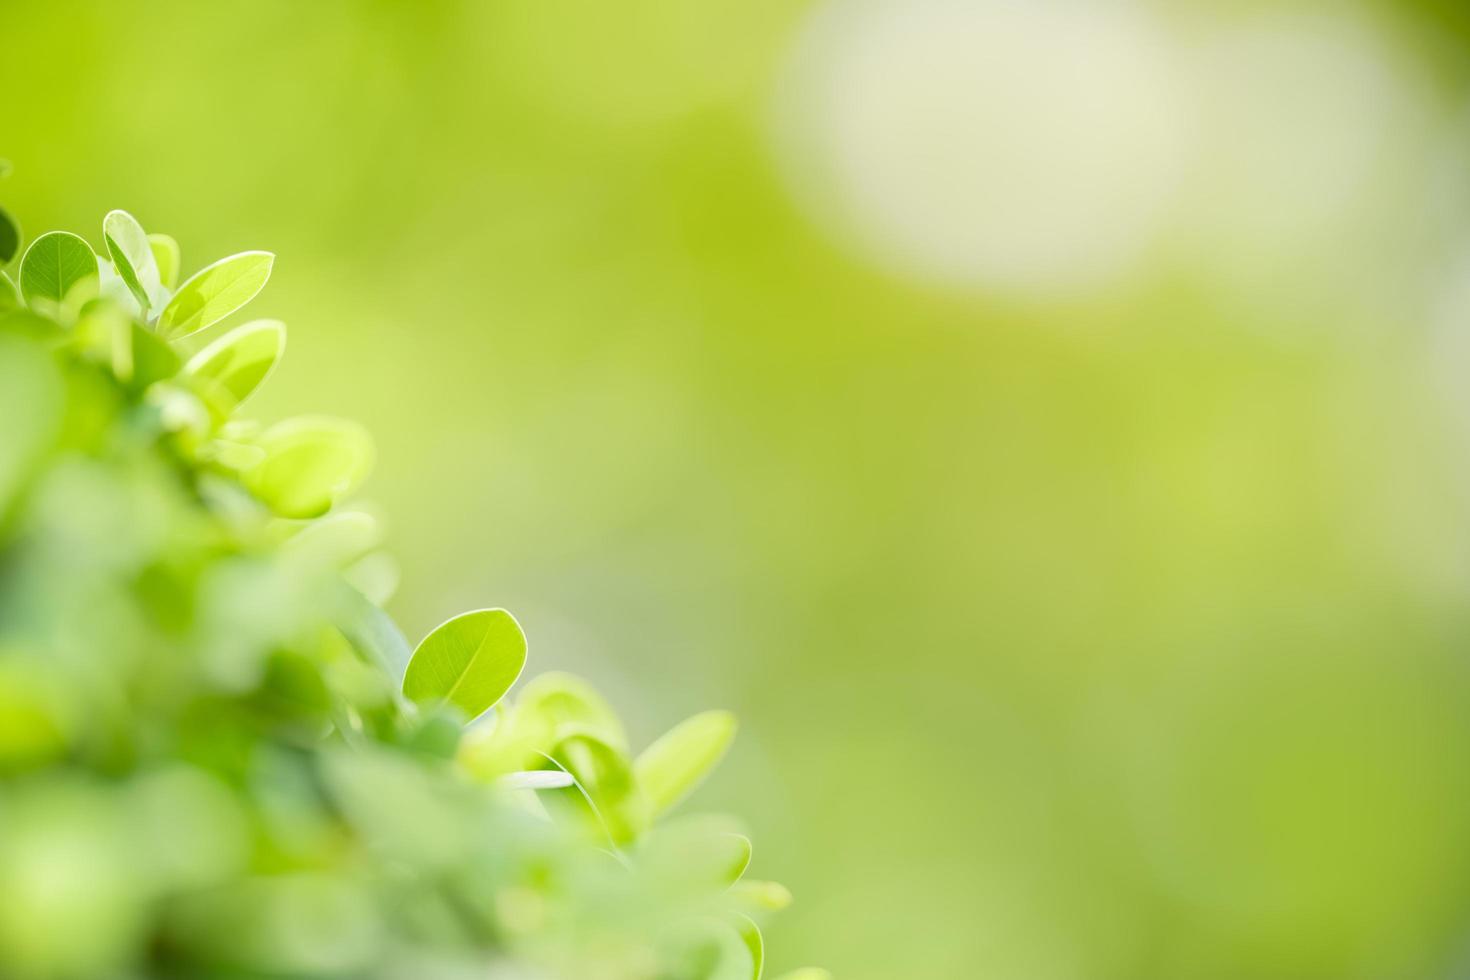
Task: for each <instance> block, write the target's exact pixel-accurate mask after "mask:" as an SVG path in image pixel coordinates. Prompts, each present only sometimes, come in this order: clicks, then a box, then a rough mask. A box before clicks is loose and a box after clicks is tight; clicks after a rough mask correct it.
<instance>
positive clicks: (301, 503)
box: [245, 416, 373, 519]
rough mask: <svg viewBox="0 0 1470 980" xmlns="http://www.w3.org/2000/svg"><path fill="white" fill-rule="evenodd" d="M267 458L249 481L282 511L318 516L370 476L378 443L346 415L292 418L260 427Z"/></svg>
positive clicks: (290, 514)
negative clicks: (267, 427)
mask: <svg viewBox="0 0 1470 980" xmlns="http://www.w3.org/2000/svg"><path fill="white" fill-rule="evenodd" d="M254 441H255V444H256V445H258V446H259V447H260V448H261V449H263V450H265V454H266V455H265V459H264V460H263V461H262V462H261V463H260V464H259V465H257V466H255V467H254V468H252V469H251V470H249V471H248V472H247V473H246V474H245V485H246V487H248V488H249V489H250V491H251V492H252V493H254V494H255V495H256V496H257V497H259V498H260V499H261V500H262V501H264V502H265V503H266V504H267V505H268V506H269V507H270V508H271V510H273V511H275V512H276V513H277V514H279V515H281V516H282V517H292V518H298V519H300V518H309V517H319V516H320V515H322V514H325V513H326V512H327V511H328V510H330V509H331V508H332V506H333V505H335V504H336V503H338V502H339V501H341V500H342V499H343V498H345V497H346V496H347V495H349V494H350V493H352V492H353V491H354V490H356V489H357V487H358V486H359V485H360V484H361V483H362V481H363V480H364V479H366V477H367V474H368V471H369V470H370V469H371V468H372V463H373V444H372V440H371V438H370V437H369V436H368V434H367V432H366V430H364V429H363V428H362V426H360V425H357V424H356V423H353V422H347V421H344V420H342V419H333V418H325V417H320V416H307V417H302V418H295V419H287V420H286V421H284V422H280V423H277V424H276V425H273V426H271V427H270V428H269V429H267V430H266V431H265V432H263V433H261V434H260V435H259V436H258V437H257V438H256V439H255V440H254Z"/></svg>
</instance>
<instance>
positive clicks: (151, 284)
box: [102, 211, 162, 313]
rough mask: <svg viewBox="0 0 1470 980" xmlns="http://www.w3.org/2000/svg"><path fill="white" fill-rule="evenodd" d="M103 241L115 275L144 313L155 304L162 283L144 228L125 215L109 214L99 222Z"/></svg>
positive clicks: (122, 213) (124, 213)
mask: <svg viewBox="0 0 1470 980" xmlns="http://www.w3.org/2000/svg"><path fill="white" fill-rule="evenodd" d="M102 237H103V240H104V241H105V242H106V243H107V252H108V254H109V255H110V256H111V257H112V264H113V267H114V268H115V269H116V270H117V274H118V275H119V276H121V277H122V280H123V282H125V283H127V286H128V289H129V290H130V291H131V292H132V294H133V297H134V298H135V299H137V301H138V306H139V307H141V308H142V310H143V312H144V313H147V312H148V310H149V309H151V308H152V307H153V305H154V304H156V303H157V302H158V300H159V298H160V294H161V292H162V283H161V281H160V279H159V275H158V263H157V261H156V260H155V259H154V257H153V248H152V246H150V245H149V243H148V235H147V234H146V233H145V232H144V231H143V226H142V225H140V224H138V221H137V219H136V218H134V217H133V216H132V215H131V214H128V213H127V212H126V211H110V212H108V214H107V217H105V218H103V219H102Z"/></svg>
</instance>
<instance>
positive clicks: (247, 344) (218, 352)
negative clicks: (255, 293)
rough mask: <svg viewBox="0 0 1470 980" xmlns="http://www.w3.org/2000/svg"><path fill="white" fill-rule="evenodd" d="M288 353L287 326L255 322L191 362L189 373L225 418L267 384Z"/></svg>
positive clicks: (221, 339)
mask: <svg viewBox="0 0 1470 980" xmlns="http://www.w3.org/2000/svg"><path fill="white" fill-rule="evenodd" d="M285 349H286V325H285V324H284V323H282V322H281V321H280V320H253V321H251V322H250V323H247V324H245V325H244V326H240V327H236V328H235V329H234V330H231V331H230V332H229V333H227V334H225V335H224V336H223V337H220V338H219V339H218V340H215V341H214V342H213V343H211V344H210V345H209V346H207V347H205V348H204V349H203V350H201V351H200V352H199V353H197V354H195V355H194V356H193V357H192V358H190V359H189V363H188V364H187V365H186V366H185V370H186V371H187V372H188V373H189V375H190V376H191V377H193V378H194V379H195V380H196V381H197V382H199V385H200V388H201V394H202V395H203V396H204V400H205V401H207V402H208V403H209V404H210V406H211V407H212V408H214V409H216V411H218V412H219V414H220V415H221V417H223V416H227V415H229V414H230V413H231V412H233V411H234V410H235V409H236V408H238V407H239V406H240V404H241V403H243V402H244V401H245V399H247V398H249V397H250V396H251V394H252V393H253V392H254V391H255V390H256V389H257V388H259V387H260V386H261V385H262V384H264V383H265V379H266V378H268V377H270V374H271V372H272V371H273V370H275V367H276V363H277V362H278V361H279V360H280V359H281V354H282V352H283V351H285Z"/></svg>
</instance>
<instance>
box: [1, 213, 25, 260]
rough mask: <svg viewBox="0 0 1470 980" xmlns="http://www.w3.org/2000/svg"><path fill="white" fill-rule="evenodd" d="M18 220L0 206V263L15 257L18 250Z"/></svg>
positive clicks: (19, 234) (19, 239) (19, 240)
mask: <svg viewBox="0 0 1470 980" xmlns="http://www.w3.org/2000/svg"><path fill="white" fill-rule="evenodd" d="M20 243H21V233H20V222H19V221H16V220H15V218H14V216H12V215H11V213H10V212H9V211H7V210H5V209H4V208H0V265H5V264H6V263H8V262H9V261H10V260H11V259H13V258H15V256H16V253H18V252H19V251H20Z"/></svg>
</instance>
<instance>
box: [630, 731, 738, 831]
mask: <svg viewBox="0 0 1470 980" xmlns="http://www.w3.org/2000/svg"><path fill="white" fill-rule="evenodd" d="M735 728H736V723H735V716H734V715H732V714H731V713H730V712H728V711H705V712H702V713H700V714H697V715H695V716H694V717H692V718H687V719H685V720H684V721H681V722H680V723H679V724H677V725H675V726H674V727H673V728H671V729H669V731H668V732H666V733H665V734H664V735H663V736H662V737H661V738H659V740H658V741H656V742H654V743H653V744H652V745H650V746H649V747H648V748H646V749H644V750H643V752H642V754H641V755H639V756H638V761H637V762H635V763H634V771H635V772H636V773H637V775H638V783H639V785H640V786H642V787H643V792H644V793H645V794H647V796H648V799H649V802H650V803H652V804H653V809H654V813H655V814H659V813H662V812H663V811H665V810H667V809H669V808H670V807H672V806H674V805H675V804H676V803H678V802H679V801H680V800H682V799H684V797H686V796H688V795H689V794H690V793H691V792H693V791H694V788H695V787H696V786H698V785H699V784H700V782H702V781H703V780H704V777H705V776H707V775H709V772H710V770H711V769H713V768H714V767H715V765H716V764H717V763H718V762H719V761H720V759H722V758H724V755H725V751H726V750H727V749H728V748H729V747H730V742H731V740H732V739H734V737H735Z"/></svg>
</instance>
